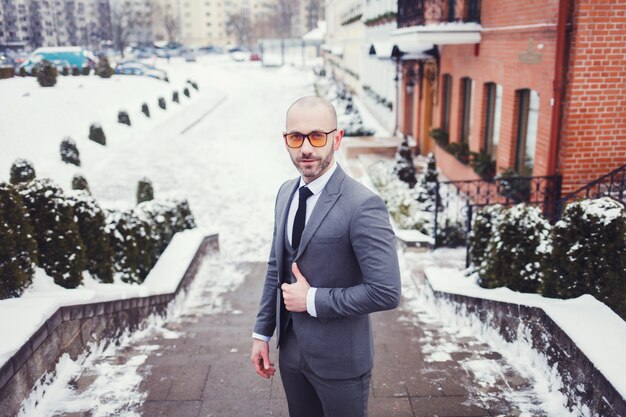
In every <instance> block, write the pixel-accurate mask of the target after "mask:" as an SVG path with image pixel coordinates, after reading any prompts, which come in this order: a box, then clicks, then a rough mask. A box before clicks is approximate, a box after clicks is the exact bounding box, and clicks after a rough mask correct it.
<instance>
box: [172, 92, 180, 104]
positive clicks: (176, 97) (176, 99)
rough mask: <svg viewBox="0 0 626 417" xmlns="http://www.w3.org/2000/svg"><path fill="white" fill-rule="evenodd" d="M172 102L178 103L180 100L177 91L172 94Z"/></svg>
mask: <svg viewBox="0 0 626 417" xmlns="http://www.w3.org/2000/svg"><path fill="white" fill-rule="evenodd" d="M172 101H173V102H174V103H180V98H179V97H178V91H174V92H173V93H172Z"/></svg>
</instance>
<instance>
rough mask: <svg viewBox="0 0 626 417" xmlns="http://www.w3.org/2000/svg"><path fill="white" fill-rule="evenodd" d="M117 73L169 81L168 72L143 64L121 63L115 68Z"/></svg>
mask: <svg viewBox="0 0 626 417" xmlns="http://www.w3.org/2000/svg"><path fill="white" fill-rule="evenodd" d="M115 73H116V74H121V75H143V76H146V77H151V78H156V79H158V80H163V81H168V78H167V72H165V71H164V70H162V69H158V68H156V67H153V66H152V65H148V64H144V63H142V62H120V63H119V64H117V65H116V66H115Z"/></svg>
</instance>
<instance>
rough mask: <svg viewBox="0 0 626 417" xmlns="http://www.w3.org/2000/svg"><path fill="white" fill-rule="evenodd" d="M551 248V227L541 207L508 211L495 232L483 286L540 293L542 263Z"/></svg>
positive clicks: (483, 267)
mask: <svg viewBox="0 0 626 417" xmlns="http://www.w3.org/2000/svg"><path fill="white" fill-rule="evenodd" d="M549 247H550V224H549V223H548V221H547V220H546V219H545V218H544V217H543V216H542V214H541V210H539V209H538V208H537V207H531V206H527V205H525V204H519V205H517V206H513V207H511V208H509V209H507V210H506V211H505V212H504V214H503V215H502V217H501V218H500V220H499V221H498V222H497V224H495V225H494V227H493V229H492V235H491V238H490V239H489V243H488V245H487V251H486V253H485V258H484V262H482V263H481V265H480V267H479V271H478V272H479V276H480V279H479V282H478V283H479V285H480V286H481V287H485V288H496V287H501V286H506V287H508V288H509V289H511V290H513V291H520V292H537V291H538V289H539V288H540V285H541V281H542V276H543V274H542V267H541V262H543V261H544V260H545V254H546V253H547V252H549Z"/></svg>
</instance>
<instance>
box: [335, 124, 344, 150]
mask: <svg viewBox="0 0 626 417" xmlns="http://www.w3.org/2000/svg"><path fill="white" fill-rule="evenodd" d="M341 139H343V129H339V130H338V131H337V134H336V135H335V139H333V150H335V151H337V150H339V145H341Z"/></svg>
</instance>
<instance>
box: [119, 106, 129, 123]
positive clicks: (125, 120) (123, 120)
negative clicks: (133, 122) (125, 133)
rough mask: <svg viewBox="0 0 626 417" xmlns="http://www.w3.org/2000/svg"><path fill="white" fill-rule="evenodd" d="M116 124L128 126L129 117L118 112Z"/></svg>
mask: <svg viewBox="0 0 626 417" xmlns="http://www.w3.org/2000/svg"><path fill="white" fill-rule="evenodd" d="M117 122H118V123H121V124H124V125H128V126H130V116H129V115H128V113H127V112H125V111H123V110H120V111H119V112H118V113H117Z"/></svg>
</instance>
